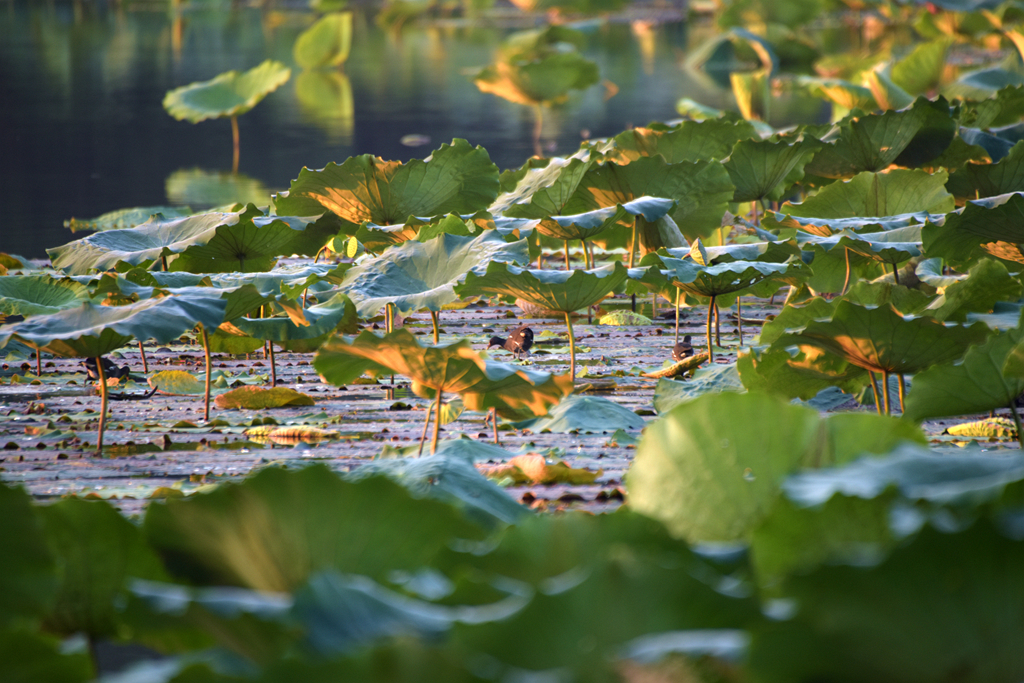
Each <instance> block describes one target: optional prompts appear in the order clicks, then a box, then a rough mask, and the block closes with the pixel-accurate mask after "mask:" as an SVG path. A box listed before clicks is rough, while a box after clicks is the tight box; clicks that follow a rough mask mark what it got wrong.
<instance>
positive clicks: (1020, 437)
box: [1010, 398, 1024, 450]
mask: <svg viewBox="0 0 1024 683" xmlns="http://www.w3.org/2000/svg"><path fill="white" fill-rule="evenodd" d="M1016 403H1017V399H1016V398H1011V399H1010V412H1011V413H1013V424H1015V425H1016V426H1017V443H1018V444H1020V448H1021V450H1024V434H1022V433H1021V428H1020V414H1019V413H1018V412H1017V405H1016Z"/></svg>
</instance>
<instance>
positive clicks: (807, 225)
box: [761, 205, 946, 237]
mask: <svg viewBox="0 0 1024 683" xmlns="http://www.w3.org/2000/svg"><path fill="white" fill-rule="evenodd" d="M789 206H793V205H789ZM786 208H789V207H788V206H787V207H786ZM945 216H946V214H945V213H937V214H936V213H928V212H927V211H914V212H911V213H902V214H898V215H895V216H848V217H843V218H835V217H817V216H797V215H793V216H790V215H787V214H785V213H783V212H781V211H779V212H775V211H769V212H768V213H767V214H765V217H764V220H763V221H762V223H761V224H762V225H763V226H764V227H765V228H767V229H775V228H796V229H797V230H802V231H804V232H809V233H812V234H815V235H820V236H822V237H828V236H829V235H831V234H833V233H836V232H842V231H843V230H849V231H851V232H866V233H873V232H878V231H883V232H884V231H888V230H895V229H897V228H907V227H911V226H914V225H921V224H923V223H924V222H925V221H929V220H932V221H936V220H937V221H941V220H944V219H945Z"/></svg>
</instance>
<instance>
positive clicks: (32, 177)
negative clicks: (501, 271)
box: [0, 0, 731, 257]
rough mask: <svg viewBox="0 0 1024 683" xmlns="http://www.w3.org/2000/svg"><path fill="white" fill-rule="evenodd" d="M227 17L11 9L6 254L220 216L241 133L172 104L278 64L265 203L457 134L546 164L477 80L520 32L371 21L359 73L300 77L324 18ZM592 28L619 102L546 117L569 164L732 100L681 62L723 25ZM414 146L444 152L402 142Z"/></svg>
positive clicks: (258, 181) (586, 97) (364, 16)
mask: <svg viewBox="0 0 1024 683" xmlns="http://www.w3.org/2000/svg"><path fill="white" fill-rule="evenodd" d="M212 4H213V5H215V6H216V7H222V9H207V10H194V11H184V12H181V13H178V14H175V13H173V12H172V11H171V10H170V9H169V7H170V3H164V2H154V3H134V4H130V3H124V4H116V3H110V4H105V3H103V2H85V1H80V2H56V1H51V2H42V1H37V2H24V1H12V0H8V1H7V2H2V3H0V181H2V188H3V214H2V215H3V220H2V222H0V251H7V252H13V253H18V254H22V255H24V256H28V257H43V256H45V249H46V248H48V247H54V246H57V245H59V244H63V243H64V242H67V241H69V240H71V239H73V238H74V236H73V235H72V234H71V232H70V231H68V230H67V229H65V228H64V227H63V222H64V220H66V219H68V218H71V217H73V216H74V217H79V218H91V217H94V216H98V215H100V214H102V213H105V212H107V211H111V210H114V209H119V208H125V207H131V206H152V205H162V204H168V203H180V204H186V203H187V204H189V205H191V206H193V208H197V205H202V204H203V203H204V201H206V202H207V203H209V204H213V203H216V196H215V195H216V192H214V190H216V188H217V186H218V183H222V182H234V181H232V180H231V179H230V178H229V177H228V176H227V174H226V172H227V171H229V170H230V168H231V134H230V125H229V123H228V122H227V121H226V120H216V121H206V122H203V123H199V124H196V125H192V124H189V123H187V122H179V121H175V120H174V119H172V118H171V117H170V116H169V115H168V114H167V113H166V112H165V111H164V109H163V106H162V104H161V102H162V99H163V96H164V94H165V93H166V92H167V91H168V90H170V89H172V88H176V87H178V86H181V85H185V84H187V83H191V82H193V81H198V80H206V79H209V78H212V77H213V76H215V75H217V74H219V73H221V72H223V71H227V70H229V69H247V68H251V67H252V66H255V65H256V64H258V63H260V62H261V61H263V60H264V59H267V58H274V59H278V60H280V61H282V62H284V63H285V64H288V65H289V66H292V67H293V73H292V78H291V80H290V81H289V82H288V83H287V84H285V85H284V86H283V87H281V88H280V89H279V90H277V91H276V92H274V93H272V94H271V95H270V96H268V97H267V99H265V100H264V101H263V102H262V103H261V104H259V105H258V106H257V107H256V108H255V109H254V110H253V111H251V112H249V113H248V114H246V115H244V116H242V117H241V118H240V119H239V127H240V129H241V164H240V168H239V171H240V173H241V174H242V181H244V182H246V183H247V187H248V189H249V190H250V191H251V193H252V194H253V195H254V198H256V197H259V196H265V194H266V192H268V191H275V190H279V189H285V188H287V186H288V183H289V182H290V180H291V179H293V178H295V177H296V176H297V175H298V172H299V170H300V169H301V168H302V167H303V166H308V167H310V168H320V167H322V166H324V165H325V164H327V163H328V162H330V161H337V162H341V161H343V160H344V159H346V158H348V157H349V156H353V155H357V154H364V153H372V154H375V155H378V156H381V157H383V158H385V159H400V160H407V159H410V158H422V157H424V156H426V155H427V154H429V153H430V151H431V150H432V149H434V148H436V147H437V146H438V145H440V144H441V143H444V142H449V141H450V140H451V139H452V138H455V137H461V138H466V139H468V140H469V141H470V142H471V143H473V144H478V145H483V146H484V147H485V148H486V149H487V150H488V152H489V153H490V155H491V158H492V159H493V160H494V162H495V163H496V164H498V166H499V167H500V168H502V169H505V168H515V167H518V166H520V165H521V164H522V163H523V162H524V161H525V160H526V159H527V158H528V157H529V156H530V155H531V154H532V150H533V147H532V141H531V135H532V130H533V126H534V118H533V117H534V113H533V111H532V109H530V108H528V107H523V106H520V105H516V104H513V103H510V102H506V101H505V100H502V99H499V98H498V97H495V96H494V95H490V94H486V93H482V92H480V91H479V90H477V88H476V86H474V85H473V84H472V82H471V81H470V80H469V79H468V78H467V76H466V75H465V70H466V69H468V68H471V67H478V66H483V65H485V64H487V63H489V62H490V61H492V59H493V55H494V52H495V49H496V48H497V46H498V44H499V42H500V41H501V40H502V39H503V38H504V37H505V36H506V35H508V33H510V32H511V29H499V28H493V27H490V28H488V27H470V26H466V25H458V24H456V23H455V22H447V23H441V24H435V25H430V26H419V25H417V26H407V27H405V28H404V29H402V30H401V31H400V32H398V33H395V32H387V31H384V30H381V29H380V28H378V27H377V26H376V25H375V24H374V23H373V20H372V16H370V15H369V14H368V13H367V12H364V11H360V10H356V12H355V22H354V23H355V31H354V37H353V46H352V54H351V56H350V58H349V60H348V62H347V63H346V64H345V67H344V71H343V72H327V73H324V72H308V73H301V72H300V70H299V69H297V68H295V66H294V61H293V59H292V46H293V43H294V41H295V38H296V37H297V36H298V35H299V34H300V33H301V32H302V30H303V29H304V28H305V27H306V26H308V25H309V23H310V21H311V20H312V15H311V14H310V13H308V12H307V11H303V10H299V9H296V10H287V9H284V10H282V9H277V10H261V9H253V8H236V9H231V8H230V5H228V3H212ZM583 28H584V30H585V31H586V34H587V44H586V48H585V50H584V53H585V55H586V56H587V57H588V58H590V59H592V60H594V61H596V62H597V63H598V65H599V66H600V69H601V76H602V78H603V79H607V80H608V81H611V82H613V83H614V84H615V85H616V86H617V87H618V89H619V91H618V93H617V94H616V95H614V96H613V97H611V98H608V99H606V97H605V95H606V88H604V87H601V86H595V87H593V88H591V89H589V90H588V91H586V92H584V93H577V94H575V95H574V96H573V97H572V98H571V99H570V101H569V102H568V103H567V104H566V105H564V106H562V107H560V108H556V109H552V110H547V111H546V113H545V117H544V125H543V133H542V140H543V143H544V145H545V149H546V150H547V153H549V154H565V153H571V152H572V151H574V150H575V149H576V148H577V147H578V145H579V142H580V140H581V137H582V136H583V135H590V136H593V137H600V136H608V135H614V134H616V133H619V132H621V131H622V130H624V129H625V128H627V127H629V126H631V125H644V124H646V123H648V122H650V121H653V120H667V119H672V118H675V117H677V114H676V111H675V102H676V101H677V100H678V99H679V98H680V97H691V98H694V99H698V100H700V101H702V102H704V103H705V104H708V105H712V106H717V107H729V106H730V105H731V94H730V92H729V91H728V90H727V89H725V88H721V87H720V86H716V85H715V84H713V83H709V82H707V81H705V80H701V79H699V78H696V77H695V76H694V75H693V74H692V73H689V72H687V71H686V70H685V69H683V68H682V66H681V64H682V60H683V58H684V56H685V54H686V51H687V48H688V46H690V45H692V44H695V43H699V42H701V41H703V40H704V39H706V38H707V37H708V36H710V35H711V33H712V31H713V29H712V28H711V26H710V24H709V23H707V24H701V23H697V24H693V23H691V24H687V23H683V22H675V23H666V24H660V25H656V26H653V27H650V28H646V29H645V28H644V27H641V26H633V25H631V24H629V23H614V22H603V23H602V22H594V23H593V24H590V25H587V26H584V27H583ZM346 88H350V89H351V99H350V100H346V98H345V97H344V95H345V93H346ZM346 102H350V104H346ZM411 134H417V135H424V136H429V138H430V139H431V142H430V143H429V144H427V145H425V146H422V147H417V148H411V147H408V146H405V145H403V144H402V142H401V140H402V138H403V136H407V135H411ZM197 193H199V194H200V195H203V194H206V195H211V193H212V195H213V196H197Z"/></svg>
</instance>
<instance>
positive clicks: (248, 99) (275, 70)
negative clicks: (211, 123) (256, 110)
mask: <svg viewBox="0 0 1024 683" xmlns="http://www.w3.org/2000/svg"><path fill="white" fill-rule="evenodd" d="M291 75H292V71H291V69H289V68H288V67H286V66H285V65H284V64H281V63H280V62H275V61H272V60H269V59H268V60H267V61H265V62H263V63H262V64H260V65H259V66H256V67H254V68H252V69H249V70H248V71H245V72H242V73H240V72H238V71H228V72H226V73H222V74H220V75H219V76H217V77H215V78H213V79H210V80H209V81H202V82H198V83H192V84H190V85H186V86H184V87H181V88H176V89H174V90H171V91H169V92H168V93H167V95H166V96H165V97H164V109H166V110H167V113H168V114H170V115H171V116H173V117H174V118H176V119H178V120H179V121H180V120H183V119H184V120H186V121H188V122H190V123H199V122H200V121H205V120H206V119H216V118H221V117H226V116H241V115H242V114H244V113H246V112H247V111H249V110H250V109H252V108H253V107H255V106H256V105H257V104H259V103H260V101H261V100H262V99H263V98H264V97H266V96H267V95H269V94H270V93H272V92H274V91H275V90H277V89H278V88H279V87H280V86H281V85H283V84H284V83H285V82H286V81H287V80H288V79H289V78H290V77H291Z"/></svg>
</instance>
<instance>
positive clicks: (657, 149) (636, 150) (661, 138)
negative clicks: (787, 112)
mask: <svg viewBox="0 0 1024 683" xmlns="http://www.w3.org/2000/svg"><path fill="white" fill-rule="evenodd" d="M756 139H758V134H757V131H756V130H755V129H754V126H752V125H751V124H750V122H749V121H727V120H725V119H709V120H707V121H683V122H682V123H680V124H679V125H677V126H673V127H671V128H667V127H664V126H653V125H652V126H651V127H650V128H633V129H632V130H627V131H625V132H622V133H619V134H618V135H616V136H615V137H614V138H613V141H614V143H615V146H614V147H613V148H612V149H610V150H608V151H607V152H605V159H607V160H609V161H614V162H616V163H619V164H625V163H629V162H630V161H634V160H636V159H639V158H640V157H642V156H644V157H653V156H656V155H660V156H662V157H664V159H665V161H667V162H668V163H670V164H676V163H679V162H681V161H700V160H711V159H725V158H726V157H728V156H729V153H730V152H731V151H732V148H733V147H734V146H735V145H736V143H737V142H739V141H740V140H756Z"/></svg>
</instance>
